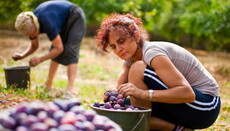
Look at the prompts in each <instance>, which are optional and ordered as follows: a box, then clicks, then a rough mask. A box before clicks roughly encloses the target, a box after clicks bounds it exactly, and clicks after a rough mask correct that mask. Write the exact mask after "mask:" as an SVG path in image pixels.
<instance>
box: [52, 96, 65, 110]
mask: <svg viewBox="0 0 230 131" xmlns="http://www.w3.org/2000/svg"><path fill="white" fill-rule="evenodd" d="M54 104H55V105H57V106H58V107H59V108H60V109H61V110H63V111H68V107H67V101H66V100H61V99H56V100H54Z"/></svg>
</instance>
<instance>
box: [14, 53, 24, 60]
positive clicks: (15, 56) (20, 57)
mask: <svg viewBox="0 0 230 131" xmlns="http://www.w3.org/2000/svg"><path fill="white" fill-rule="evenodd" d="M12 58H13V59H14V60H15V61H17V60H21V59H23V58H24V57H23V55H22V54H20V53H14V54H13V55H12Z"/></svg>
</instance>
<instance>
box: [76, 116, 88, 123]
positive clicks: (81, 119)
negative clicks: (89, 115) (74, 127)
mask: <svg viewBox="0 0 230 131" xmlns="http://www.w3.org/2000/svg"><path fill="white" fill-rule="evenodd" d="M86 120H87V119H86V117H85V115H83V114H77V115H76V116H75V122H78V121H79V122H83V121H86Z"/></svg>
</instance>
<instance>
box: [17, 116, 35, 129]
mask: <svg viewBox="0 0 230 131" xmlns="http://www.w3.org/2000/svg"><path fill="white" fill-rule="evenodd" d="M37 122H39V119H38V118H37V117H36V116H34V115H28V116H27V117H26V118H25V119H23V120H22V123H21V125H23V126H26V127H29V126H30V125H32V124H33V123H37Z"/></svg>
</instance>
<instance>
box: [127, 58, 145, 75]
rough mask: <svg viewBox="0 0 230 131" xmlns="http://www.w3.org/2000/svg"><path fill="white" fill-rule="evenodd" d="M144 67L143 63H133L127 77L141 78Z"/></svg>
mask: <svg viewBox="0 0 230 131" xmlns="http://www.w3.org/2000/svg"><path fill="white" fill-rule="evenodd" d="M146 66H147V65H146V63H145V62H143V61H137V62H135V63H133V64H132V66H131V67H130V70H129V77H132V76H135V77H138V76H140V77H143V75H144V71H145V68H146Z"/></svg>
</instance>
